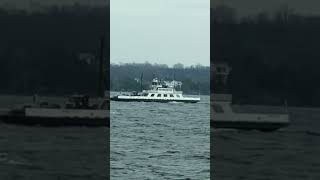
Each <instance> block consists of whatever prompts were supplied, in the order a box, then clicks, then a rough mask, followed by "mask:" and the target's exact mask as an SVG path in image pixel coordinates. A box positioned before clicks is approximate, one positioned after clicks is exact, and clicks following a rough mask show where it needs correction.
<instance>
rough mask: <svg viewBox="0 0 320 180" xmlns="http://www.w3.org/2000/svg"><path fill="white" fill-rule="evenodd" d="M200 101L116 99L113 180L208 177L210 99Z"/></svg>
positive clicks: (111, 148)
mask: <svg viewBox="0 0 320 180" xmlns="http://www.w3.org/2000/svg"><path fill="white" fill-rule="evenodd" d="M201 98H202V101H201V102H200V103H196V104H188V103H152V102H145V103H144V102H115V101H111V106H110V108H111V111H110V112H111V114H110V116H111V126H110V127H111V131H110V136H111V138H110V139H111V141H110V151H111V154H110V158H111V172H110V173H111V179H141V180H143V179H188V178H189V179H209V177H210V128H209V126H210V112H209V109H210V106H209V96H202V97H201Z"/></svg>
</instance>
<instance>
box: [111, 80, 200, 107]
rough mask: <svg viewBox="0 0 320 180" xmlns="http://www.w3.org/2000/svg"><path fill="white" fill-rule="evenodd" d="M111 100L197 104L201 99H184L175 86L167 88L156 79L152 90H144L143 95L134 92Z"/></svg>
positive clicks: (153, 81)
mask: <svg viewBox="0 0 320 180" xmlns="http://www.w3.org/2000/svg"><path fill="white" fill-rule="evenodd" d="M111 100H112V101H142V102H184V103H197V102H199V101H200V97H184V96H183V92H182V91H176V90H175V87H174V86H167V85H165V84H163V83H161V81H159V80H158V78H154V79H153V80H152V84H151V89H150V90H143V91H142V92H141V93H137V92H133V93H132V94H130V95H117V96H113V97H111Z"/></svg>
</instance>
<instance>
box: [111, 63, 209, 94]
mask: <svg viewBox="0 0 320 180" xmlns="http://www.w3.org/2000/svg"><path fill="white" fill-rule="evenodd" d="M110 73H111V74H110V78H111V79H110V83H111V84H110V86H111V90H113V91H140V89H141V88H140V81H139V80H140V78H141V75H142V74H143V78H142V80H143V81H142V82H143V88H144V89H148V88H149V85H150V83H151V80H152V78H153V76H156V77H157V78H160V79H162V80H173V79H174V80H177V81H182V83H183V84H182V87H181V88H182V90H183V91H184V93H187V94H198V93H199V92H200V94H207V95H208V94H209V92H210V67H206V66H201V65H195V66H190V67H183V65H182V64H176V65H174V66H173V67H172V68H169V67H168V66H167V65H162V64H150V63H142V64H135V63H128V64H120V65H119V64H111V66H110ZM135 79H136V80H135Z"/></svg>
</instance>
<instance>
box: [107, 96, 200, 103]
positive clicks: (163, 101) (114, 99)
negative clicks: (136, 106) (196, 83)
mask: <svg viewBox="0 0 320 180" xmlns="http://www.w3.org/2000/svg"><path fill="white" fill-rule="evenodd" d="M111 101H122V102H161V103H169V102H183V103H197V102H199V101H197V100H160V99H159V100H157V99H119V98H117V97H112V98H111Z"/></svg>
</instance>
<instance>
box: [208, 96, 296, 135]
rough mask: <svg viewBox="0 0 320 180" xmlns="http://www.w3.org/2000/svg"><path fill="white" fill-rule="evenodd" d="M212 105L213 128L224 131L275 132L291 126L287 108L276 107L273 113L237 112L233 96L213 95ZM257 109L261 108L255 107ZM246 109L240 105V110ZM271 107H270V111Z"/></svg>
mask: <svg viewBox="0 0 320 180" xmlns="http://www.w3.org/2000/svg"><path fill="white" fill-rule="evenodd" d="M211 98H212V104H211V110H212V111H211V113H212V118H211V127H213V128H223V129H229V128H231V129H244V130H261V131H274V130H277V129H280V128H284V127H286V126H289V125H290V118H289V113H288V110H287V106H286V105H285V107H284V108H281V107H277V108H276V107H274V109H273V112H270V110H269V112H268V111H265V112H257V111H256V112H252V110H251V111H242V112H239V111H238V112H236V111H235V109H236V106H237V105H233V104H232V95H231V94H213V95H212V97H211ZM254 107H255V108H256V109H257V108H258V107H259V106H254ZM239 108H240V109H245V107H243V105H238V109H239ZM270 108H271V107H269V109H270Z"/></svg>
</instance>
